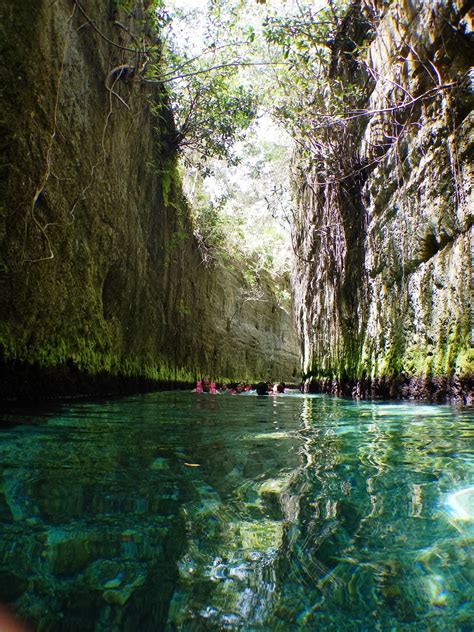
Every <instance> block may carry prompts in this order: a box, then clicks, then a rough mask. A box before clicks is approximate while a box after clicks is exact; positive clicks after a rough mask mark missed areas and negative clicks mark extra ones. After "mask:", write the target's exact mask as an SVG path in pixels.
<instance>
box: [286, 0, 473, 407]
mask: <svg viewBox="0 0 474 632" xmlns="http://www.w3.org/2000/svg"><path fill="white" fill-rule="evenodd" d="M468 8H469V7H468V4H467V3H465V2H461V1H456V0H453V1H451V2H446V1H441V0H437V1H435V2H430V3H426V2H421V1H419V0H403V1H401V0H400V1H398V0H392V1H391V2H387V1H380V0H375V1H356V2H353V3H352V6H351V9H350V11H349V15H348V19H347V20H346V21H345V22H344V23H343V24H342V26H341V30H340V33H339V41H338V38H336V40H335V42H334V44H333V46H334V48H333V62H332V68H331V71H330V72H331V73H332V76H333V78H334V79H337V80H338V81H342V82H343V83H344V85H346V86H350V84H351V83H357V84H358V85H359V87H360V88H361V89H362V90H363V91H365V93H366V95H367V96H366V97H365V101H364V103H363V109H364V110H365V111H366V112H367V113H366V114H365V115H363V116H359V117H355V118H352V119H351V120H347V121H345V122H344V123H343V124H341V125H340V126H339V127H338V128H337V129H335V130H334V135H335V136H334V138H335V137H336V135H338V137H339V141H340V142H339V144H337V143H336V146H337V147H338V150H339V156H336V157H335V156H334V155H333V156H331V155H328V154H327V153H322V152H321V153H319V154H318V153H317V152H315V154H314V155H313V156H312V157H311V159H309V160H308V159H305V160H302V159H300V160H299V162H297V166H296V169H295V191H296V198H297V202H298V207H299V216H298V221H297V223H296V227H295V235H294V238H295V243H296V244H297V247H298V248H297V258H296V262H295V276H296V284H295V294H296V305H297V320H298V327H299V330H300V334H301V341H302V343H301V344H302V353H303V363H304V371H305V374H306V378H307V385H308V388H309V389H314V390H323V391H328V392H332V393H334V394H345V395H353V396H357V397H415V398H427V399H433V400H437V401H442V400H444V399H446V398H448V399H454V400H457V401H460V402H465V403H472V392H473V374H474V365H473V350H472V344H473V343H474V340H472V338H471V324H472V323H471V300H472V290H471V258H472V257H471V248H472V245H471V244H472V212H473V204H472V190H471V186H472V175H473V174H472V164H473V163H472V158H473V138H472V136H473V132H472V130H473V114H472V106H473V102H474V99H473V86H472V69H471V71H470V73H469V65H470V63H472V59H473V35H472V31H470V30H469V29H470V27H469V16H467V15H466V12H467V10H468ZM364 28H365V31H364ZM370 40H372V41H371V43H370V45H369V46H368V47H367V51H366V53H365V54H364V53H362V55H360V54H359V53H358V52H357V51H356V52H355V53H354V54H351V55H347V50H348V49H349V46H348V43H349V44H350V45H353V44H358V45H360V46H361V47H362V49H363V48H364V47H365V46H366V44H367V42H368V41H370ZM354 49H355V47H354ZM345 51H346V52H345ZM401 105H403V107H400V106H401ZM335 163H337V164H336V168H335V166H334V165H335Z"/></svg>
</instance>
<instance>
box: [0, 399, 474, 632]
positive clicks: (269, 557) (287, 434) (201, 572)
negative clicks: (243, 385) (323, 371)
mask: <svg viewBox="0 0 474 632" xmlns="http://www.w3.org/2000/svg"><path fill="white" fill-rule="evenodd" d="M473 422H474V415H473V413H472V412H469V411H456V410H454V409H452V408H449V407H442V406H426V405H411V404H405V403H403V404H396V403H394V404H383V403H355V402H350V401H344V400H337V399H330V398H326V397H323V396H299V395H296V396H291V395H285V396H280V397H277V398H269V397H267V398H263V397H238V396H237V397H232V396H228V395H222V396H215V397H214V396H209V395H202V396H199V395H194V394H189V393H158V394H151V395H143V396H137V397H132V398H127V399H124V400H120V401H117V400H115V401H106V402H102V403H88V404H86V403H82V404H73V405H68V406H64V407H62V408H60V409H59V410H58V409H56V410H54V411H49V412H48V411H45V412H42V413H37V414H35V415H31V414H29V415H28V416H22V415H20V414H18V415H15V414H9V415H8V419H7V424H6V425H5V426H4V427H3V430H1V434H0V436H1V443H0V465H1V478H0V529H1V531H0V536H1V537H0V601H1V602H2V603H3V604H4V605H6V606H8V607H9V608H10V609H11V610H13V611H15V612H17V613H18V614H20V615H21V617H22V618H23V620H24V621H26V622H28V623H30V624H31V625H32V627H34V629H37V630H39V631H50V630H51V631H64V630H67V631H68V632H69V631H75V630H81V631H85V630H94V631H104V632H105V631H107V632H110V631H114V630H126V631H129V630H130V631H131V632H132V631H136V630H141V631H145V632H147V631H150V632H151V631H155V630H169V631H172V630H225V629H229V630H282V631H283V630H284V631H286V630H290V629H291V630H303V629H304V630H413V631H418V630H433V631H437V630H440V631H442V630H471V629H473V628H474V588H473V586H474V565H473V564H472V553H473V550H472V548H473V537H474V510H473V503H474V487H473V485H474V449H473V447H474V441H473V434H474V433H473Z"/></svg>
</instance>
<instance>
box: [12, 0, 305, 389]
mask: <svg viewBox="0 0 474 632" xmlns="http://www.w3.org/2000/svg"><path fill="white" fill-rule="evenodd" d="M81 9H82V10H81ZM0 29H1V41H2V42H3V45H2V46H3V50H2V61H1V65H0V79H1V84H2V86H4V88H3V89H2V92H1V93H0V100H1V110H2V117H1V121H0V125H1V132H2V134H1V149H2V158H1V165H0V169H1V170H0V284H1V293H0V373H1V378H2V379H1V383H2V387H1V389H0V395H1V396H2V397H14V396H20V397H21V396H25V397H29V396H37V395H43V394H45V395H46V394H48V395H55V394H63V393H64V394H65V393H70V392H72V393H74V392H101V391H104V390H113V389H117V388H119V389H120V388H125V386H126V384H129V385H131V386H132V387H134V388H135V387H136V386H138V385H139V384H141V385H145V386H147V387H152V386H155V385H157V384H158V383H162V384H163V383H166V384H171V383H183V382H184V383H190V382H193V381H194V379H195V377H196V375H198V374H200V373H202V372H206V373H210V374H212V375H213V376H215V377H216V378H219V377H221V378H227V379H233V378H235V379H238V378H243V377H247V378H249V379H250V378H253V379H258V378H260V377H261V376H262V375H263V373H265V377H267V374H268V371H269V369H270V370H271V372H272V377H275V379H285V378H286V379H288V378H289V377H290V376H291V374H292V373H293V372H294V370H295V368H296V367H297V345H296V337H295V334H294V332H293V328H292V322H291V317H290V316H289V315H288V312H287V310H285V309H283V308H282V307H281V306H280V305H279V304H278V303H277V300H276V297H275V295H274V292H273V290H272V287H271V283H270V282H269V280H267V281H266V280H265V279H263V280H262V285H263V286H265V292H266V294H265V300H264V301H260V303H259V305H258V306H257V309H256V310H252V314H249V310H248V307H249V305H243V304H242V300H241V297H242V288H243V287H245V282H244V279H243V277H242V275H239V272H238V270H237V271H236V272H227V271H225V270H220V269H219V268H218V267H217V268H215V269H214V270H207V269H205V268H204V267H203V265H202V263H201V259H200V256H199V253H198V250H197V247H196V244H195V242H194V238H193V233H192V227H191V225H190V221H189V210H188V208H187V206H186V202H185V200H184V199H183V196H182V193H181V186H180V181H179V176H178V172H177V166H176V160H175V157H174V156H173V153H172V150H171V149H170V147H171V146H172V138H173V131H174V128H173V121H172V118H171V116H165V117H161V118H160V119H157V118H156V117H154V116H153V115H152V112H151V105H152V104H153V103H156V102H157V101H162V102H163V103H166V98H167V97H166V94H165V92H164V90H163V89H162V88H159V87H156V85H155V86H151V85H150V84H147V83H145V82H143V81H141V80H139V79H138V78H137V76H135V77H131V78H130V77H126V78H125V77H122V78H120V79H118V80H115V78H112V79H111V80H110V79H109V84H108V85H109V88H110V86H112V88H113V91H111V90H109V89H107V87H106V79H107V77H108V76H110V74H109V73H110V72H111V70H113V69H114V68H117V67H118V66H120V65H128V66H132V65H133V66H135V67H137V68H139V67H140V66H141V64H142V63H143V61H144V58H143V57H142V56H140V55H136V54H135V53H133V52H131V51H130V50H128V49H135V48H136V47H137V44H138V45H139V46H151V45H159V42H158V41H157V39H156V34H155V33H154V32H153V31H152V29H151V27H150V26H149V24H148V23H147V20H146V16H145V13H144V8H143V3H141V2H136V3H135V5H134V9H133V11H132V13H131V14H130V13H125V12H124V11H118V10H117V9H116V7H115V3H114V2H99V1H95V0H87V1H86V0H84V1H83V2H81V3H80V4H76V3H75V2H49V0H43V1H40V0H37V1H36V2H33V3H19V4H16V5H15V6H13V5H12V3H11V2H8V1H7V0H0ZM131 33H133V34H134V36H135V37H134V38H132V37H131V35H130V34H131ZM165 111H166V108H165ZM229 320H230V321H231V322H230V325H229V324H228V321H229ZM256 321H259V322H260V325H261V327H260V329H257V328H256V326H255V324H254V325H249V323H250V322H254V323H256ZM269 362H270V364H271V366H269Z"/></svg>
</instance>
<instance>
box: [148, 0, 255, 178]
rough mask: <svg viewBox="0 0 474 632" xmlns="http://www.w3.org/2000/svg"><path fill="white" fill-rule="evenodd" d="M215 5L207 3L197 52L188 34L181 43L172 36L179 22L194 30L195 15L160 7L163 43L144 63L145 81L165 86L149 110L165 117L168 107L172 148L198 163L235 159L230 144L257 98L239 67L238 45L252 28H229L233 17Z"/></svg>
mask: <svg viewBox="0 0 474 632" xmlns="http://www.w3.org/2000/svg"><path fill="white" fill-rule="evenodd" d="M218 9H219V10H218ZM220 9H221V7H220V5H219V6H217V5H216V6H212V4H211V7H210V10H209V12H208V13H207V18H206V19H207V23H206V36H205V39H204V42H203V48H202V49H201V50H199V52H197V53H194V52H192V46H190V45H189V40H188V38H187V37H186V39H185V40H184V41H183V39H182V38H181V39H180V38H179V37H177V36H176V32H177V31H178V30H179V25H181V26H183V24H182V22H184V27H185V29H186V30H187V32H188V33H189V32H192V31H193V28H195V24H194V20H196V19H197V18H196V16H195V14H191V15H187V16H186V17H183V15H182V14H181V13H180V12H179V11H176V10H175V11H174V12H171V13H168V12H166V11H165V12H164V13H163V11H162V12H161V14H162V15H163V17H162V19H161V25H160V30H161V35H162V41H163V47H162V50H161V51H160V54H159V55H158V56H157V57H156V59H154V60H152V61H151V62H150V63H149V64H148V67H147V78H148V80H149V81H154V82H159V83H160V82H161V83H164V84H166V86H167V90H168V94H169V99H168V100H167V102H166V103H163V102H161V103H156V104H155V106H154V112H155V114H156V115H157V116H158V117H161V118H166V116H167V110H168V109H169V108H170V109H171V111H172V114H173V117H174V123H175V126H176V133H175V136H174V139H173V141H172V149H174V150H175V151H177V152H179V153H180V154H181V155H182V156H184V157H185V159H186V160H187V161H189V162H194V163H198V164H200V165H201V166H204V165H205V164H206V162H207V161H208V160H209V159H210V158H215V157H218V158H222V159H225V160H227V161H228V162H229V163H235V161H236V157H235V156H234V155H233V153H232V147H233V145H234V143H235V142H236V141H237V140H239V139H242V138H243V135H244V133H245V130H246V129H247V128H248V127H249V125H250V124H251V122H252V121H253V120H254V118H255V116H256V114H257V103H258V99H257V96H256V94H255V92H254V91H253V90H251V89H250V88H248V87H246V86H245V85H244V83H243V81H242V80H241V77H240V73H239V66H240V65H241V64H245V63H246V58H245V56H244V55H243V54H242V53H241V47H242V46H245V45H246V44H247V43H248V42H249V41H250V40H251V39H252V37H253V34H252V31H251V30H249V29H245V34H242V33H240V32H239V33H235V32H233V31H232V28H235V20H234V19H231V20H230V21H229V19H228V18H229V15H231V13H225V16H226V17H225V18H223V17H222V16H221V13H220ZM158 14H160V12H158ZM231 23H232V24H231ZM241 35H242V37H244V35H245V37H244V39H242V38H241V37H240V36H241ZM223 42H225V43H223ZM229 51H232V53H231V54H230V56H229Z"/></svg>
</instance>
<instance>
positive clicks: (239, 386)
mask: <svg viewBox="0 0 474 632" xmlns="http://www.w3.org/2000/svg"><path fill="white" fill-rule="evenodd" d="M286 390H287V388H286V384H285V383H284V382H278V383H275V384H272V383H271V382H258V384H255V385H254V386H252V385H250V384H246V383H245V382H236V383H233V384H217V383H216V382H214V381H212V380H210V379H209V377H208V376H207V375H206V376H205V377H203V378H202V379H201V380H198V381H197V382H196V387H195V388H194V389H193V391H192V392H193V393H210V394H211V395H217V394H223V393H228V394H229V395H281V394H283V393H285V391H286Z"/></svg>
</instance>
